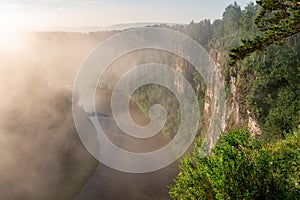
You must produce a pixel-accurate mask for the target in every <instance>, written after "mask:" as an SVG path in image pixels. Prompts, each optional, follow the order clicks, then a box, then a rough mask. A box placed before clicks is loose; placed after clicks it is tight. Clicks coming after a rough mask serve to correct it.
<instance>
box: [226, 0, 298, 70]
mask: <svg viewBox="0 0 300 200" xmlns="http://www.w3.org/2000/svg"><path fill="white" fill-rule="evenodd" d="M257 4H258V5H259V6H260V9H259V13H258V15H257V17H256V19H255V24H256V25H257V27H258V29H259V30H260V31H262V32H263V36H260V35H258V36H256V37H255V38H254V39H242V44H241V45H240V46H237V47H235V48H234V49H232V50H231V54H230V57H231V65H234V64H235V63H236V62H237V61H238V60H242V59H244V58H245V57H246V56H248V55H250V54H251V53H253V52H255V51H259V50H263V49H265V48H266V47H267V46H269V45H271V44H274V43H276V42H281V41H282V40H284V39H286V38H287V37H290V36H292V35H294V34H296V33H299V32H300V4H299V2H298V3H297V1H295V0H258V1H257Z"/></svg>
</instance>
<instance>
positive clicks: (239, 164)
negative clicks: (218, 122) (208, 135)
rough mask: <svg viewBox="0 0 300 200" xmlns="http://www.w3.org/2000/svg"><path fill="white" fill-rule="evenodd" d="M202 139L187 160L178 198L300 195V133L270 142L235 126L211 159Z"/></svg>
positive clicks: (176, 187)
mask: <svg viewBox="0 0 300 200" xmlns="http://www.w3.org/2000/svg"><path fill="white" fill-rule="evenodd" d="M201 143H202V141H201V140H199V142H198V145H196V150H195V151H194V153H193V154H192V155H190V156H187V157H186V158H185V159H184V160H183V161H182V163H181V165H180V168H181V172H180V173H179V175H178V177H177V178H176V180H175V183H174V184H173V185H172V186H170V196H171V197H172V198H173V199H299V196H300V172H299V171H300V170H299V168H300V151H299V150H300V136H299V133H295V134H294V135H290V136H287V137H286V139H285V140H281V141H277V142H273V143H267V142H264V141H260V140H257V139H255V138H252V137H251V136H250V133H249V132H248V131H247V130H234V131H232V132H230V133H229V134H226V135H223V136H222V137H221V138H220V139H219V140H218V142H217V144H216V146H215V148H214V149H213V150H212V152H211V155H210V156H207V157H201V156H200V153H199V152H198V150H199V149H200V146H201Z"/></svg>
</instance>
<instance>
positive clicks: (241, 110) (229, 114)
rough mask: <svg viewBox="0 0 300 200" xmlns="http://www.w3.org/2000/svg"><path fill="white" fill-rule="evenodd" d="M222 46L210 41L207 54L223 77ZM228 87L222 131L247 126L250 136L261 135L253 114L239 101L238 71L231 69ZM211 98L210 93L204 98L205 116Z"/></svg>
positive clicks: (218, 42) (223, 55)
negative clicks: (224, 121)
mask: <svg viewBox="0 0 300 200" xmlns="http://www.w3.org/2000/svg"><path fill="white" fill-rule="evenodd" d="M223 45H224V44H223V43H222V42H221V41H211V45H210V50H209V54H210V56H211V57H212V59H213V60H214V61H215V63H216V66H217V68H218V69H219V70H221V71H222V72H223V73H222V74H223V76H224V74H225V73H224V71H225V69H224V67H226V66H222V60H224V57H225V54H224V50H223ZM224 80H225V77H224ZM224 84H225V83H224ZM228 86H229V88H230V89H229V90H228V91H227V94H226V98H227V106H226V116H225V118H226V123H225V127H224V129H223V131H225V130H230V129H233V128H236V127H243V126H244V125H246V124H248V129H249V131H250V132H251V133H252V134H261V129H260V126H259V123H258V121H257V120H256V118H255V116H254V115H253V113H251V112H250V111H249V110H247V109H246V105H245V103H244V102H243V103H242V102H241V101H240V96H241V94H240V92H239V90H238V69H233V72H232V73H231V75H230V77H229V80H228ZM211 98H212V93H211V91H207V92H206V98H205V114H206V115H208V113H210V99H211ZM208 119H209V116H208Z"/></svg>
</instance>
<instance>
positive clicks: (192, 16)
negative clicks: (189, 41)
mask: <svg viewBox="0 0 300 200" xmlns="http://www.w3.org/2000/svg"><path fill="white" fill-rule="evenodd" d="M250 1H251V0H237V2H238V4H239V5H241V6H242V7H244V6H245V5H246V4H247V3H249V2H250ZM233 2H234V0H0V25H1V27H2V28H6V29H14V28H16V27H17V28H29V27H45V26H46V27H47V26H90V25H98V26H107V25H111V24H120V23H132V22H170V23H189V22H191V21H192V20H195V21H199V20H201V19H204V18H208V19H216V18H221V16H222V13H223V11H224V9H225V7H226V6H227V5H229V4H231V3H233Z"/></svg>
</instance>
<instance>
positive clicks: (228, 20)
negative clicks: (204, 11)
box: [170, 0, 300, 199]
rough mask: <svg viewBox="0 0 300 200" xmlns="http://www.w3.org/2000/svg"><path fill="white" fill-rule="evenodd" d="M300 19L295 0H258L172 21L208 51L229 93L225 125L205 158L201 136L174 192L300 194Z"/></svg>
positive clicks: (181, 195)
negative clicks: (215, 16)
mask: <svg viewBox="0 0 300 200" xmlns="http://www.w3.org/2000/svg"><path fill="white" fill-rule="evenodd" d="M299 25H300V5H299V2H298V1H283V0H282V1H269V0H260V1H257V2H256V3H249V4H248V5H247V6H246V7H245V8H244V9H241V7H240V6H239V5H238V4H237V3H233V4H231V5H229V6H228V7H227V8H226V9H225V12H224V13H223V18H222V19H220V20H215V21H214V22H212V23H211V22H210V21H209V20H203V21H200V22H198V23H195V22H192V23H191V24H189V25H188V26H186V27H176V28H177V29H178V30H181V31H184V32H186V33H187V34H189V35H190V36H191V37H193V38H194V39H195V40H197V41H198V42H200V43H201V44H202V45H203V46H204V47H205V48H206V49H207V50H208V51H210V52H213V53H214V54H213V55H215V57H214V59H215V62H217V63H219V64H220V66H222V71H223V75H224V77H225V81H226V86H227V95H228V98H229V101H228V102H227V103H228V105H227V109H228V111H227V112H228V116H227V128H226V130H227V131H226V133H224V134H223V135H222V136H221V138H220V139H219V140H218V142H217V144H216V146H215V147H214V148H213V149H212V151H211V153H210V156H208V157H204V158H203V157H202V156H201V153H199V152H200V150H201V144H202V142H203V139H199V141H198V142H197V144H196V145H195V150H194V152H193V153H191V154H190V155H189V156H187V157H186V158H185V159H184V160H183V161H182V163H181V166H180V168H181V172H180V173H179V175H178V177H177V178H176V180H175V183H174V184H173V185H171V186H170V195H171V196H172V198H173V199H299V196H300V178H299V177H300V169H299V166H300V163H299V158H300V146H299V144H300V135H299V129H300V127H299V125H300V102H299V101H300V84H299V80H300V34H299V32H300V26H299ZM230 109H233V110H231V112H230ZM235 111H236V112H235ZM250 118H251V120H255V121H256V122H257V123H256V127H251V124H250V122H251V121H250V120H249V119H250Z"/></svg>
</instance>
